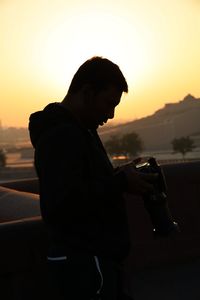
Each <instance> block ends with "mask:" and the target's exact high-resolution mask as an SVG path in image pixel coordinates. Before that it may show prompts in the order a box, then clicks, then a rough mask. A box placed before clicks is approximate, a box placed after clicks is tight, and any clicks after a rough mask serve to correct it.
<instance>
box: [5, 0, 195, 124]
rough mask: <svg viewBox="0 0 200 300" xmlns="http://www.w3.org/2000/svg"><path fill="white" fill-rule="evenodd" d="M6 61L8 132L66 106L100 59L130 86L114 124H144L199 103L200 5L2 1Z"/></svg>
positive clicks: (191, 0) (184, 0)
mask: <svg viewBox="0 0 200 300" xmlns="http://www.w3.org/2000/svg"><path fill="white" fill-rule="evenodd" d="M0 55H1V56H0V92H1V96H0V99H1V109H0V120H1V122H2V125H3V126H16V127H20V126H27V124H28V118H29V115H30V113H32V112H34V111H36V110H40V109H43V107H44V106H45V105H46V104H48V103H49V102H53V101H61V100H62V99H63V98H64V96H65V94H66V93H67V89H68V86H69V84H70V81H71V79H72V76H73V74H74V73H75V72H76V70H77V68H78V67H79V66H80V64H82V63H83V62H84V61H85V60H86V59H88V58H90V57H91V56H94V55H100V56H104V57H107V58H109V59H111V60H112V61H114V62H115V63H117V64H118V65H119V66H120V68H121V70H122V72H123V73H124V75H125V77H126V79H127V82H128V84H129V94H128V95H125V96H124V97H123V98H122V102H121V103H120V105H119V107H118V108H117V110H116V118H115V120H116V121H125V120H133V119H136V118H141V117H144V116H147V115H150V114H152V113H154V112H155V111H156V110H157V109H159V108H162V107H163V106H164V104H165V103H169V102H178V101H180V100H181V99H183V97H185V96H186V95H187V94H188V93H191V94H192V95H194V96H195V97H200V0H140V1H138V0H123V1H122V0H99V1H95V0H0Z"/></svg>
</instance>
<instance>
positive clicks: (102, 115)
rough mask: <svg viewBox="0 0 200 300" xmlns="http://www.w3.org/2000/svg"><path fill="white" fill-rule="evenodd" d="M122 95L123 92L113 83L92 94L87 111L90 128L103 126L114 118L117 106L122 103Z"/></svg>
mask: <svg viewBox="0 0 200 300" xmlns="http://www.w3.org/2000/svg"><path fill="white" fill-rule="evenodd" d="M121 95H122V92H121V91H119V89H117V87H115V86H113V85H110V86H109V87H107V88H106V89H104V90H102V91H100V92H98V93H93V94H92V97H91V101H90V105H89V107H88V112H87V115H88V125H89V126H90V128H98V126H99V125H100V126H103V125H104V124H105V123H106V122H107V121H108V119H113V118H114V115H115V107H116V106H117V105H118V104H119V103H120V99H121Z"/></svg>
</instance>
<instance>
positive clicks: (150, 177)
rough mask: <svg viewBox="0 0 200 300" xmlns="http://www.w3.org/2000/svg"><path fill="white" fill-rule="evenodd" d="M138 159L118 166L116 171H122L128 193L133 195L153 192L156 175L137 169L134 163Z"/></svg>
mask: <svg viewBox="0 0 200 300" xmlns="http://www.w3.org/2000/svg"><path fill="white" fill-rule="evenodd" d="M137 162H138V161H133V162H131V163H128V164H126V165H123V166H121V167H119V168H118V172H124V174H125V176H126V179H127V183H128V190H127V192H128V193H131V194H135V195H145V194H148V193H153V192H154V186H153V183H154V182H155V181H156V180H157V178H158V175H157V174H155V173H148V174H146V173H142V172H139V171H137V169H136V167H135V165H136V163H137Z"/></svg>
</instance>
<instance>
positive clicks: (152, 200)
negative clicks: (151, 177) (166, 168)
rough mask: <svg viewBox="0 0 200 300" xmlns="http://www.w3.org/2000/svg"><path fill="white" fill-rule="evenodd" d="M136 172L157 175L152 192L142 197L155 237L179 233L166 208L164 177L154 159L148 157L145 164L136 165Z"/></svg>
mask: <svg viewBox="0 0 200 300" xmlns="http://www.w3.org/2000/svg"><path fill="white" fill-rule="evenodd" d="M136 170H137V171H139V172H143V173H156V174H158V178H157V180H156V182H155V183H154V192H153V193H151V194H147V195H144V196H143V200H144V206H145V208H146V209H147V211H148V213H149V216H150V219H151V222H152V225H153V228H154V230H153V231H154V234H155V236H168V235H170V234H172V233H175V232H179V231H180V230H179V226H178V224H177V223H176V222H175V221H174V220H173V217H172V215H171V212H170V209H169V206H168V201H167V185H166V180H165V176H164V173H163V170H162V168H161V167H160V165H159V164H158V163H157V161H156V159H155V158H154V157H150V158H149V159H148V160H147V161H146V162H144V163H142V164H138V165H136Z"/></svg>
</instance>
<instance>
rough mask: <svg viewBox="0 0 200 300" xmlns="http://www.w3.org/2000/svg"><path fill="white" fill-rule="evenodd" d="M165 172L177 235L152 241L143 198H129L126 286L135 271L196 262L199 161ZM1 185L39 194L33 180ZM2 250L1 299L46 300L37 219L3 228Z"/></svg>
mask: <svg viewBox="0 0 200 300" xmlns="http://www.w3.org/2000/svg"><path fill="white" fill-rule="evenodd" d="M163 169H164V173H165V176H166V180H167V184H168V202H169V206H170V209H171V212H172V215H173V216H174V219H175V220H176V221H177V222H178V223H179V225H180V228H181V233H180V234H178V235H177V236H173V237H171V238H162V239H156V240H155V239H154V237H153V234H152V225H151V221H150V218H149V215H148V213H147V212H146V210H145V208H144V206H143V202H142V199H140V198H136V197H127V199H126V204H127V212H128V217H129V224H130V234H131V240H132V249H131V252H130V255H129V257H128V258H127V259H126V261H125V262H124V278H125V285H131V284H133V282H132V281H133V278H132V275H133V273H134V272H135V270H142V269H146V268H152V267H155V266H159V267H163V266H166V265H169V264H181V263H184V262H187V261H192V260H194V259H197V258H200V218H199V212H200V162H192V163H181V164H169V165H163ZM4 185H5V186H6V188H15V189H18V190H20V191H22V190H26V191H29V192H38V183H37V179H34V180H32V181H31V180H27V181H24V182H22V181H15V182H8V183H4ZM0 203H2V202H0ZM1 205H2V204H1ZM13 213H14V212H13ZM0 245H1V247H0V288H1V289H0V295H1V299H3V300H6V299H12V300H16V299H19V300H24V299H49V297H50V295H48V288H47V283H46V274H47V267H46V259H45V254H46V245H47V236H46V231H45V227H44V224H43V223H42V220H41V218H40V217H39V216H38V217H34V218H26V213H25V215H24V218H22V219H21V220H15V221H12V220H10V222H4V223H1V224H0Z"/></svg>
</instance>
